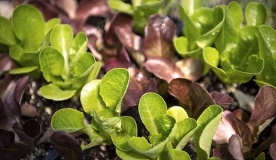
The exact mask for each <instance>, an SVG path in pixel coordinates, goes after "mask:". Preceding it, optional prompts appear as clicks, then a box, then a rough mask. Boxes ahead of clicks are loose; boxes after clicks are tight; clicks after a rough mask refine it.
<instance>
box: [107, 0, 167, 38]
mask: <svg viewBox="0 0 276 160" xmlns="http://www.w3.org/2000/svg"><path fill="white" fill-rule="evenodd" d="M162 3H163V0H132V4H128V3H125V2H124V0H108V4H109V6H110V7H111V8H112V9H113V10H115V11H117V12H123V13H127V14H130V15H132V16H133V20H134V28H135V29H136V30H137V31H138V32H140V33H144V28H145V26H146V25H147V21H148V18H149V16H151V15H153V14H156V13H160V12H161V9H160V8H162V7H161V5H162Z"/></svg>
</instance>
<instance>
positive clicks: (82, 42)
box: [39, 24, 100, 101]
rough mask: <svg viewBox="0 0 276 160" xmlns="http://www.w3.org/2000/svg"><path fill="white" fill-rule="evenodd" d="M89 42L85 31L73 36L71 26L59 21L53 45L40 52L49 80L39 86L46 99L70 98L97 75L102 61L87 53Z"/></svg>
mask: <svg viewBox="0 0 276 160" xmlns="http://www.w3.org/2000/svg"><path fill="white" fill-rule="evenodd" d="M87 41H88V40H87V37H86V35H85V34H84V33H82V32H80V33H78V34H77V35H76V36H75V37H73V31H72V28H71V27H70V26H69V25H66V24H59V25H56V26H55V27H54V28H53V29H52V32H51V34H50V38H49V42H50V46H46V47H44V48H43V49H42V51H41V53H40V55H39V64H40V67H41V71H42V73H43V77H44V78H45V80H46V81H47V82H49V84H47V85H44V86H42V87H41V88H40V89H39V93H40V94H41V95H42V96H43V97H44V98H47V99H52V100H56V101H60V100H66V99H69V98H71V97H73V96H74V95H76V94H78V92H79V91H80V90H81V88H82V87H83V86H84V85H85V84H86V83H87V82H89V81H90V80H91V79H95V78H96V76H97V74H98V71H99V69H100V63H99V62H96V60H95V58H94V56H93V55H92V54H91V53H89V52H87Z"/></svg>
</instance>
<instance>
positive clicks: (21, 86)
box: [14, 76, 29, 105]
mask: <svg viewBox="0 0 276 160" xmlns="http://www.w3.org/2000/svg"><path fill="white" fill-rule="evenodd" d="M28 82H29V76H24V77H22V78H20V79H19V80H18V81H17V83H16V86H15V89H14V97H15V100H16V101H17V103H18V104H19V105H20V104H21V101H22V97H23V94H24V91H25V89H26V87H27V84H28Z"/></svg>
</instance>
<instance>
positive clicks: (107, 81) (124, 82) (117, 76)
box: [100, 68, 129, 113]
mask: <svg viewBox="0 0 276 160" xmlns="http://www.w3.org/2000/svg"><path fill="white" fill-rule="evenodd" d="M128 82H129V73H128V71H127V70H126V69H123V68H115V69H112V70H110V71H109V72H107V73H106V74H105V75H104V76H103V78H102V82H101V85H100V95H101V96H102V98H103V101H104V102H105V104H106V106H107V107H109V108H110V111H112V112H114V111H117V112H118V113H119V112H120V110H121V108H120V107H121V102H122V99H123V97H124V95H125V93H126V90H127V87H128Z"/></svg>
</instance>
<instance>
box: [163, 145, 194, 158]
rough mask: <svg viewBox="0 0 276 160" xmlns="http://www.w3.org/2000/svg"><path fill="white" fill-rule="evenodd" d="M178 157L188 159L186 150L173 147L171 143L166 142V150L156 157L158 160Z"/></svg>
mask: <svg viewBox="0 0 276 160" xmlns="http://www.w3.org/2000/svg"><path fill="white" fill-rule="evenodd" d="M179 159H185V160H190V159H191V158H190V156H189V154H188V153H187V152H185V151H182V150H178V149H173V146H172V144H171V143H168V144H167V150H166V152H162V153H161V155H160V156H159V157H158V160H179Z"/></svg>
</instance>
